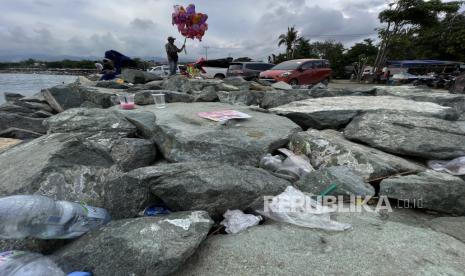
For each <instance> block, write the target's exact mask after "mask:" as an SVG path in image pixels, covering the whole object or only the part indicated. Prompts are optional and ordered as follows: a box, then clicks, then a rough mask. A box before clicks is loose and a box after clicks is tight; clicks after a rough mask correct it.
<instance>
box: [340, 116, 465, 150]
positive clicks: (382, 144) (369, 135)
mask: <svg viewBox="0 0 465 276" xmlns="http://www.w3.org/2000/svg"><path fill="white" fill-rule="evenodd" d="M344 136H345V137H346V138H348V139H351V140H354V141H359V142H363V143H365V144H368V145H370V146H372V147H375V148H378V149H381V150H383V151H386V152H391V153H395V154H400V155H408V156H417V157H423V158H426V159H453V158H455V157H459V156H464V155H465V122H463V121H456V122H451V121H446V120H441V119H437V118H431V117H421V116H413V115H408V114H403V113H381V112H379V113H366V114H363V115H360V116H358V117H355V118H354V119H353V120H352V122H351V123H350V124H349V125H348V126H347V127H346V128H345V130H344Z"/></svg>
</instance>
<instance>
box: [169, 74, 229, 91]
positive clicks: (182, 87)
mask: <svg viewBox="0 0 465 276" xmlns="http://www.w3.org/2000/svg"><path fill="white" fill-rule="evenodd" d="M221 83H222V81H221V80H216V79H215V80H202V79H189V78H187V77H185V76H173V77H170V78H167V79H165V81H164V82H163V85H162V88H163V89H164V90H170V91H178V92H184V93H193V92H198V91H202V90H204V89H205V88H206V87H208V86H214V87H215V89H216V90H217V91H219V90H220V89H219V85H220V84H221Z"/></svg>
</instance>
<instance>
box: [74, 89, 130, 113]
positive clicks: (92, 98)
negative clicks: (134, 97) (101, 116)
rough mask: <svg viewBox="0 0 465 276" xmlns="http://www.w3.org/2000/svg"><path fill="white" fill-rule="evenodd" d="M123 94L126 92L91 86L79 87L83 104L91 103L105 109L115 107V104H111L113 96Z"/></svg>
mask: <svg viewBox="0 0 465 276" xmlns="http://www.w3.org/2000/svg"><path fill="white" fill-rule="evenodd" d="M121 93H124V90H122V89H110V88H101V87H90V86H80V87H79V94H80V96H81V99H82V103H84V102H91V103H93V104H95V105H97V106H99V107H103V108H108V107H111V106H113V103H112V102H111V96H113V95H118V94H121Z"/></svg>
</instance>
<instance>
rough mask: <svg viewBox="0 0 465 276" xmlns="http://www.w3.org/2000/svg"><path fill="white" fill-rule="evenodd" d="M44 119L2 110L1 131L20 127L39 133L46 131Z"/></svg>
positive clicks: (0, 115) (0, 117) (0, 116)
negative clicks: (43, 123)
mask: <svg viewBox="0 0 465 276" xmlns="http://www.w3.org/2000/svg"><path fill="white" fill-rule="evenodd" d="M43 121H44V119H43V118H31V117H26V116H21V115H18V114H15V113H6V112H1V111H0V131H4V130H6V129H9V128H20V129H25V130H29V131H34V132H37V133H45V132H46V129H45V127H44V126H43V125H42V122H43Z"/></svg>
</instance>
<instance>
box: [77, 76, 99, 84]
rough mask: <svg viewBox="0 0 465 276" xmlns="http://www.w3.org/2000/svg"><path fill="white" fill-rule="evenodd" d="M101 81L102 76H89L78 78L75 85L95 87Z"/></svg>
mask: <svg viewBox="0 0 465 276" xmlns="http://www.w3.org/2000/svg"><path fill="white" fill-rule="evenodd" d="M91 79H93V80H91ZM99 79H100V76H96V75H89V76H87V77H84V76H78V77H77V79H76V81H75V82H74V83H76V84H79V85H85V86H95V85H96V84H97V81H98V80H99Z"/></svg>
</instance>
